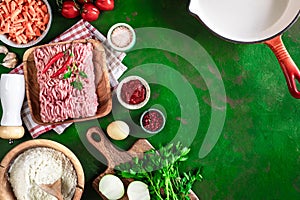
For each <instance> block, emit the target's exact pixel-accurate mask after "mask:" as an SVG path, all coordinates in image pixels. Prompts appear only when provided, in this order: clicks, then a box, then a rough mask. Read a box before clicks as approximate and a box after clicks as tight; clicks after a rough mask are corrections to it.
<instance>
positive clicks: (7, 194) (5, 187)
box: [0, 139, 84, 200]
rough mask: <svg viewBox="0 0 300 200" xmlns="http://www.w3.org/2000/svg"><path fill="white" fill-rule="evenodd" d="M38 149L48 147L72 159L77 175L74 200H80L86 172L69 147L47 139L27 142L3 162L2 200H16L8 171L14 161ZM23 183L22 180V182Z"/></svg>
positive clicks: (0, 179) (0, 190) (0, 193)
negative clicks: (29, 150) (27, 151)
mask: <svg viewBox="0 0 300 200" xmlns="http://www.w3.org/2000/svg"><path fill="white" fill-rule="evenodd" d="M37 147H48V148H52V149H54V150H57V151H60V152H62V153H63V154H64V155H65V156H66V157H67V158H69V159H70V161H71V163H72V164H73V166H74V169H75V171H76V174H77V186H76V189H75V194H74V197H73V200H79V199H80V198H81V196H82V193H83V190H84V172H83V169H82V166H81V164H80V162H79V160H78V159H77V157H76V156H75V155H74V154H73V152H72V151H70V150H69V149H68V148H67V147H65V146H63V145H62V144H59V143H57V142H54V141H51V140H46V139H37V140H30V141H27V142H23V143H21V144H19V145H18V146H16V147H15V148H13V149H12V150H11V151H9V152H8V153H7V154H6V156H5V157H4V158H3V160H2V161H1V165H0V185H1V187H0V199H5V200H15V199H16V198H15V196H14V193H13V191H12V188H11V186H10V183H9V181H8V171H9V168H10V166H11V164H12V163H13V161H14V160H15V159H16V158H17V157H18V156H19V155H20V154H21V153H23V152H24V151H26V150H28V149H31V148H37ZM20 181H22V180H20Z"/></svg>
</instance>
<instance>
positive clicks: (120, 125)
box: [106, 121, 129, 140]
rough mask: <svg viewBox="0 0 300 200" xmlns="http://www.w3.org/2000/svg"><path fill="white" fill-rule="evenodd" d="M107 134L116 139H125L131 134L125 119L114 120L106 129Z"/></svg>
mask: <svg viewBox="0 0 300 200" xmlns="http://www.w3.org/2000/svg"><path fill="white" fill-rule="evenodd" d="M106 131H107V134H108V135H109V137H111V138H112V139H114V140H124V139H125V138H127V136H128V135H129V126H128V125H127V124H126V123H125V122H123V121H114V122H112V123H110V124H109V125H108V127H107V129H106Z"/></svg>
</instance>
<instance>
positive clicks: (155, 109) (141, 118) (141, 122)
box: [140, 108, 166, 134]
mask: <svg viewBox="0 0 300 200" xmlns="http://www.w3.org/2000/svg"><path fill="white" fill-rule="evenodd" d="M150 111H156V112H158V113H159V114H160V115H161V116H162V118H163V124H162V126H161V127H160V128H159V129H158V130H156V131H150V130H148V129H146V128H145V127H144V126H143V118H144V116H145V114H146V113H147V112H150ZM165 124H166V117H165V115H164V113H163V112H162V111H161V110H159V109H157V108H149V109H148V110H145V111H144V112H143V114H142V115H141V117H140V125H141V127H142V129H143V130H144V131H145V132H147V133H150V134H157V133H159V132H160V131H162V130H163V128H164V127H165Z"/></svg>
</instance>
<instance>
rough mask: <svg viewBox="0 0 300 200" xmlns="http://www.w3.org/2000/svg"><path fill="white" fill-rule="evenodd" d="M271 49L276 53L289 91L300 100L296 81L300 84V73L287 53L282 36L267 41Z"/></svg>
mask: <svg viewBox="0 0 300 200" xmlns="http://www.w3.org/2000/svg"><path fill="white" fill-rule="evenodd" d="M265 44H267V45H268V46H269V47H270V49H271V50H272V51H273V52H274V54H275V56H276V57H277V59H278V62H279V64H280V67H281V69H282V71H283V73H284V76H285V79H286V82H287V85H288V88H289V91H290V93H291V95H292V96H293V97H295V98H297V99H299V98H300V91H299V90H298V89H297V86H296V82H295V79H296V80H297V81H298V82H300V71H299V69H298V67H297V66H296V64H295V63H294V61H293V60H292V58H291V56H290V55H289V53H288V52H287V50H286V48H285V46H284V44H283V42H282V39H281V35H279V36H276V37H274V38H273V39H270V40H267V41H265Z"/></svg>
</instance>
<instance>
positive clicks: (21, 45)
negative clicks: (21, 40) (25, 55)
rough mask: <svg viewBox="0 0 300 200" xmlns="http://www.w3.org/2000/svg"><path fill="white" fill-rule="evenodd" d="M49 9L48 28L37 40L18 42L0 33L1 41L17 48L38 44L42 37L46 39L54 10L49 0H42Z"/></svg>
mask: <svg viewBox="0 0 300 200" xmlns="http://www.w3.org/2000/svg"><path fill="white" fill-rule="evenodd" d="M42 1H43V2H44V3H45V4H46V6H47V9H48V13H49V22H48V24H47V27H46V29H45V30H44V31H43V33H42V35H41V36H40V37H38V38H37V39H36V40H33V41H30V42H28V43H26V44H17V43H15V42H13V41H11V40H9V39H7V37H6V36H5V35H0V41H2V42H3V43H5V44H7V45H8V46H11V47H16V48H27V47H31V46H34V45H36V44H37V43H39V42H40V41H41V40H42V39H44V37H45V36H46V35H47V34H48V32H49V30H50V27H51V24H52V10H51V6H50V4H49V2H48V1H47V0H42Z"/></svg>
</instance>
